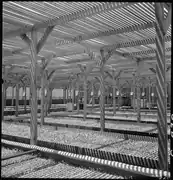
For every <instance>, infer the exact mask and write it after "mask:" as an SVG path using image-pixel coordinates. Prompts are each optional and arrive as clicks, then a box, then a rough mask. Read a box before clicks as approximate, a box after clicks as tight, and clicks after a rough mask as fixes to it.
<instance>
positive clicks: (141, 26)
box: [56, 22, 155, 45]
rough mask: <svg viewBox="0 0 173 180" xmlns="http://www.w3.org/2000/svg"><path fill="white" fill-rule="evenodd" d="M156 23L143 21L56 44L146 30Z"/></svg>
mask: <svg viewBox="0 0 173 180" xmlns="http://www.w3.org/2000/svg"><path fill="white" fill-rule="evenodd" d="M154 25H155V22H147V23H142V24H135V25H131V26H128V27H123V28H118V29H113V30H112V29H111V30H108V31H100V32H97V33H92V34H89V35H79V36H77V37H75V38H73V40H71V38H69V39H67V38H66V40H60V41H56V45H64V44H70V43H74V42H77V43H79V42H81V41H85V40H90V39H94V38H98V37H102V36H110V35H117V34H123V33H129V32H134V31H139V30H144V29H148V28H153V27H154ZM67 40H68V41H67Z"/></svg>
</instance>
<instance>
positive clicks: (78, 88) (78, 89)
mask: <svg viewBox="0 0 173 180" xmlns="http://www.w3.org/2000/svg"><path fill="white" fill-rule="evenodd" d="M77 91H78V99H77V113H79V101H80V86H79V83H77Z"/></svg>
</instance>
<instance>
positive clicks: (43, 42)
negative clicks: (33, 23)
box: [36, 26, 55, 54]
mask: <svg viewBox="0 0 173 180" xmlns="http://www.w3.org/2000/svg"><path fill="white" fill-rule="evenodd" d="M54 27H55V26H48V27H47V28H46V30H45V32H44V34H43V36H42V37H41V39H40V40H39V42H38V44H37V49H36V50H37V54H38V53H39V52H40V51H41V49H42V47H43V46H44V44H45V42H46V40H47V38H48V36H49V35H50V33H51V32H52V31H53V29H54Z"/></svg>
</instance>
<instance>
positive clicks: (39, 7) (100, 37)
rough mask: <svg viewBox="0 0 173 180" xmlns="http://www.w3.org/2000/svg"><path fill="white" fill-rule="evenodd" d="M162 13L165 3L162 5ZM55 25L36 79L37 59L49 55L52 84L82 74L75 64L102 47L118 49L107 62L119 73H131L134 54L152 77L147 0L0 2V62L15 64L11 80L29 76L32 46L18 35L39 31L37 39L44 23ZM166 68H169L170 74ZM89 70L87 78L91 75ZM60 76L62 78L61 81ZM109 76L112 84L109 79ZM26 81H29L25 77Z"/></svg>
mask: <svg viewBox="0 0 173 180" xmlns="http://www.w3.org/2000/svg"><path fill="white" fill-rule="evenodd" d="M164 6H165V8H164V15H165V16H167V14H168V7H169V3H168V4H167V3H165V4H164ZM48 26H50V29H47V31H49V30H51V26H55V27H54V28H53V30H52V32H51V33H50V35H49V37H48V38H47V40H46V42H45V44H44V46H43V48H42V49H41V51H40V53H39V54H38V56H37V63H38V71H37V72H38V84H39V83H40V79H39V71H40V68H39V67H40V66H41V59H42V58H43V57H44V58H45V59H47V58H48V59H49V58H50V57H52V55H54V57H53V59H52V60H51V61H50V63H49V64H48V67H47V69H48V72H51V71H52V70H55V69H56V72H55V76H54V79H53V85H54V86H55V87H56V86H57V87H60V86H62V85H65V84H68V83H69V77H70V76H74V77H75V75H76V74H77V73H80V68H79V67H78V65H77V64H84V65H88V64H90V63H92V62H93V59H91V56H90V55H91V54H92V55H94V57H95V59H97V57H98V56H99V52H100V49H103V50H105V51H108V50H111V49H116V51H115V53H114V54H113V55H112V56H111V57H110V59H109V60H108V61H107V63H106V66H105V71H109V69H111V68H115V69H116V71H117V73H118V72H119V70H120V69H122V70H123V71H124V73H122V74H121V77H123V78H126V77H131V76H132V71H134V70H135V68H136V65H135V64H136V62H135V58H140V59H141V60H143V62H144V63H143V67H142V68H141V75H144V76H148V75H151V76H154V73H153V72H152V71H151V70H149V68H151V67H152V68H153V67H155V64H156V55H155V49H156V45H155V36H156V32H155V27H154V26H155V11H154V3H150V2H144V3H142V2H139V3H134V2H129V3H126V2H44V1H43V2H34V1H33V2H27V1H24V2H22V1H16V2H15V1H13V2H12V1H7V2H3V65H4V66H5V67H6V69H8V68H11V66H12V65H13V67H14V68H13V69H12V70H11V71H10V74H9V75H8V76H7V77H8V78H7V79H8V80H9V81H10V80H11V83H13V84H15V82H16V81H17V79H20V77H18V76H21V77H22V75H23V74H24V75H25V76H24V78H26V79H27V77H29V67H30V64H31V60H30V50H29V49H28V47H27V45H26V43H25V42H24V41H23V40H22V39H21V37H20V34H21V33H23V32H26V33H27V35H28V36H29V37H30V30H31V29H32V28H33V27H34V28H35V29H37V30H38V40H39V39H41V38H42V36H43V33H44V32H45V31H46V29H45V28H47V27H48ZM165 49H166V51H165V54H166V63H167V66H170V63H171V25H170V27H169V29H168V31H167V34H166V37H165ZM169 73H170V71H168V72H167V74H168V79H169V77H170V74H169ZM92 78H93V77H92V74H91V77H90V78H89V79H92ZM60 79H62V80H61V81H60ZM107 81H108V82H110V83H111V80H110V78H109V77H108V78H107ZM27 82H28V83H29V80H28V81H27Z"/></svg>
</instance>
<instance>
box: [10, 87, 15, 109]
mask: <svg viewBox="0 0 173 180" xmlns="http://www.w3.org/2000/svg"><path fill="white" fill-rule="evenodd" d="M14 87H15V86H12V98H11V106H13V107H14Z"/></svg>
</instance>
